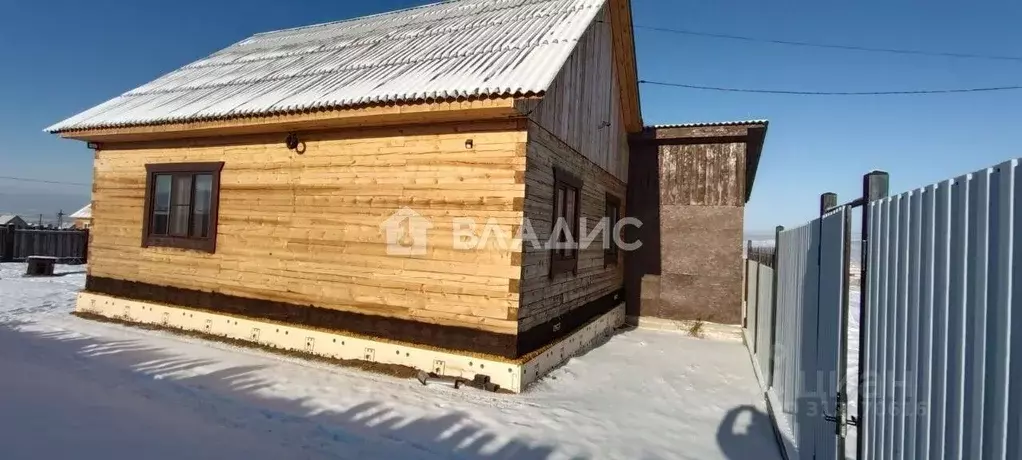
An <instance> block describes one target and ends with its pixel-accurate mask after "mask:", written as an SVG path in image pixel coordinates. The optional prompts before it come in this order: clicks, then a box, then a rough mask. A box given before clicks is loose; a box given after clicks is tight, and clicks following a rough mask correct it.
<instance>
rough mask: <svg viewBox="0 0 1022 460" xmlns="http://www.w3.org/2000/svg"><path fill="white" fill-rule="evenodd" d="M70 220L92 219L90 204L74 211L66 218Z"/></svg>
mask: <svg viewBox="0 0 1022 460" xmlns="http://www.w3.org/2000/svg"><path fill="white" fill-rule="evenodd" d="M68 217H70V218H72V219H91V218H92V204H88V205H86V206H85V207H84V208H82V209H79V210H77V211H75V213H74V214H71V215H70V216H68Z"/></svg>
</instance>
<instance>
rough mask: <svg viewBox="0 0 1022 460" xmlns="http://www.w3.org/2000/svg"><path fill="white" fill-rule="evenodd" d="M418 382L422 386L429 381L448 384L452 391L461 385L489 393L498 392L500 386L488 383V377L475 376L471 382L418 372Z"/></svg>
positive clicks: (433, 373)
mask: <svg viewBox="0 0 1022 460" xmlns="http://www.w3.org/2000/svg"><path fill="white" fill-rule="evenodd" d="M415 378H416V379H418V380H419V383H421V384H423V385H429V382H430V380H437V381H440V382H444V383H448V384H451V385H453V386H454V389H456V390H458V389H461V387H462V386H463V385H467V386H470V387H472V388H478V389H480V390H485V391H489V392H497V391H500V385H497V384H495V383H492V382H490V376H488V375H483V374H476V375H475V377H473V378H472V380H469V379H466V378H462V377H450V376H446V375H439V374H437V373H435V372H428V373H427V372H426V371H419V373H418V374H417V375H416V376H415Z"/></svg>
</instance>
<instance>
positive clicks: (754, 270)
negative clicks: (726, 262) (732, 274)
mask: <svg viewBox="0 0 1022 460" xmlns="http://www.w3.org/2000/svg"><path fill="white" fill-rule="evenodd" d="M758 291H759V264H758V263H756V262H753V261H751V260H746V261H745V322H744V324H743V329H744V331H743V332H745V337H746V340H748V341H749V348H750V349H751V351H752V352H753V353H755V352H756V333H757V332H758V330H757V328H756V322H757V321H759V311H758V309H757V308H758V305H757V301H758V300H759V296H758V295H756V293H757V292H758Z"/></svg>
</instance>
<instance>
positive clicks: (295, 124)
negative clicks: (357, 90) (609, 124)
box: [52, 97, 522, 142]
mask: <svg viewBox="0 0 1022 460" xmlns="http://www.w3.org/2000/svg"><path fill="white" fill-rule="evenodd" d="M521 116H522V114H521V113H520V112H519V111H518V110H517V109H516V107H515V98H513V97H499V98H477V99H464V100H454V101H443V102H419V103H400V104H382V105H369V106H362V107H349V108H341V109H335V110H319V111H304V112H297V113H287V114H269V115H256V116H239V117H221V118H215V119H206V120H194V121H183V122H174V121H170V122H162V123H148V124H134V125H123V126H100V127H89V128H84V129H64V130H55V131H52V133H53V134H56V135H58V136H60V137H62V138H65V139H75V140H81V141H88V142H122V141H137V140H155V139H173V138H185V137H202V136H211V135H242V134H259V133H269V132H287V131H293V130H302V131H311V130H325V129H337V128H356V127H376V126H390V125H402V124H418V123H438V122H458V121H475V120H479V121H483V120H493V119H502V118H503V119H513V118H518V117H521Z"/></svg>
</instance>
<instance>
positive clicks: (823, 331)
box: [769, 206, 851, 460]
mask: <svg viewBox="0 0 1022 460" xmlns="http://www.w3.org/2000/svg"><path fill="white" fill-rule="evenodd" d="M850 214H851V213H850V211H849V208H848V207H847V206H842V207H837V208H834V209H833V210H829V211H827V212H826V214H825V215H824V216H822V217H820V218H819V219H815V220H813V221H811V222H809V223H807V224H805V225H803V226H801V227H798V228H793V229H790V230H785V231H782V232H780V234H779V235H778V254H777V256H778V262H777V264H778V267H777V276H778V277H779V278H778V281H777V289H778V292H777V318H776V322H777V323H776V333H777V337H776V344H775V352H774V360H775V361H774V373H773V382H771V388H770V390H769V391H771V392H772V393H773V394H772V395H771V397H772V398H776V400H777V401H778V402H779V406H780V407H779V408H775V410H777V409H780V412H782V413H783V416H782V417H779V421H780V422H781V425H782V426H781V429H782V430H787V431H788V433H786V434H787V435H788V437H789V439H790V440H791V442H792V443H793V444H794V446H793V447H794V451H796V452H797V455H798V457H799V458H800V459H806V460H811V459H818V460H836V459H837V458H839V452H840V453H841V456H843V454H844V442H843V441H844V427H845V423H844V419H845V416H846V415H845V414H846V410H845V405H844V400H845V399H847V398H844V397H843V396H839V395H843V394H845V377H846V376H845V374H846V372H845V367H846V359H845V355H846V350H847V339H848V337H847V327H846V325H847V321H848V318H847V313H846V312H847V306H848V294H847V284H848V274H849V253H850V250H851V244H850V233H851V232H850V228H851V221H850ZM784 425H786V426H784Z"/></svg>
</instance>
